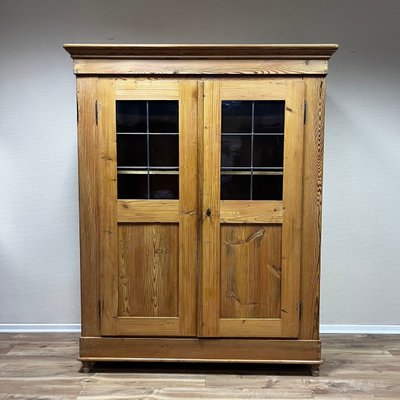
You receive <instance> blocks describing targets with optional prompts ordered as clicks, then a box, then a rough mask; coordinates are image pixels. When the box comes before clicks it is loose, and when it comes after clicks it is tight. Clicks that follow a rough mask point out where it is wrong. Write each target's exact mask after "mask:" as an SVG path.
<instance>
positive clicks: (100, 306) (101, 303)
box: [98, 299, 103, 321]
mask: <svg viewBox="0 0 400 400" xmlns="http://www.w3.org/2000/svg"><path fill="white" fill-rule="evenodd" d="M98 305H99V308H98V309H99V321H101V314H102V308H103V307H102V306H103V302H102V301H101V299H99V300H98Z"/></svg>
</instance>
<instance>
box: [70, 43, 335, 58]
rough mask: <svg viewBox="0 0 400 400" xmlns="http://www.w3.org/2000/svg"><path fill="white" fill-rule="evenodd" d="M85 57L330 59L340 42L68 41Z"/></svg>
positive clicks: (73, 51)
mask: <svg viewBox="0 0 400 400" xmlns="http://www.w3.org/2000/svg"><path fill="white" fill-rule="evenodd" d="M63 47H64V49H65V50H66V51H67V52H68V53H69V54H70V55H71V57H72V58H73V59H83V58H97V59H101V58H116V59H130V58H132V59H135V58H136V59H137V58H175V59H176V58H178V59H179V58H182V59H183V58H193V59H198V58H249V59H251V58H268V59H274V58H276V59H285V58H289V59H305V58H306V59H320V60H321V59H322V60H329V59H330V58H331V57H332V55H333V53H335V51H336V50H337V49H338V47H339V45H337V44H78V43H77V44H70V43H67V44H64V45H63Z"/></svg>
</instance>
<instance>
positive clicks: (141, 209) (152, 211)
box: [117, 200, 180, 223]
mask: <svg viewBox="0 0 400 400" xmlns="http://www.w3.org/2000/svg"><path fill="white" fill-rule="evenodd" d="M117 216H118V222H149V223H152V222H153V223H155V222H179V218H180V214H179V200H118V201H117Z"/></svg>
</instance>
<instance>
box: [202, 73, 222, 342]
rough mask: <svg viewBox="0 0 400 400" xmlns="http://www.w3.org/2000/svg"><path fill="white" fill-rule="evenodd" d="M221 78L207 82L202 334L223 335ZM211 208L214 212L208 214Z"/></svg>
mask: <svg viewBox="0 0 400 400" xmlns="http://www.w3.org/2000/svg"><path fill="white" fill-rule="evenodd" d="M219 85H220V82H219V81H216V80H210V81H206V82H204V85H203V87H204V91H203V99H202V105H203V132H204V133H203V155H202V160H203V165H202V169H203V170H202V179H203V181H202V186H201V188H202V201H203V204H202V206H201V214H202V237H201V241H202V258H201V267H200V268H201V295H200V327H199V330H200V336H205V337H206V336H218V335H219V315H220V295H219V293H220V279H221V278H220V269H219V263H220V249H221V248H220V221H219V213H220V209H219V207H220V184H219V181H220V162H221V160H220V158H221V157H220V154H221V140H220V137H221V106H220V101H221V98H220V87H219ZM207 210H210V215H209V216H207Z"/></svg>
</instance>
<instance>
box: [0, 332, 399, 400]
mask: <svg viewBox="0 0 400 400" xmlns="http://www.w3.org/2000/svg"><path fill="white" fill-rule="evenodd" d="M78 339H79V336H78V335H77V334H57V333H41V334H39V333H34V334H0V399H29V400H33V399H35V400H53V399H68V400H69V399H74V400H76V399H78V400H94V399H99V400H100V399H107V400H109V399H113V400H119V399H121V400H126V399H141V400H169V399H178V400H180V399H191V400H196V399H216V400H227V399H235V400H242V399H243V400H244V399H246V400H250V399H251V400H253V399H286V400H288V399H305V400H323V399H329V400H342V399H343V400H348V399H352V400H356V399H360V400H361V399H363V400H369V399H371V400H379V399H381V400H383V399H385V400H387V399H396V400H399V399H400V335H322V348H323V359H324V364H323V365H322V366H321V371H320V376H319V377H311V376H310V375H309V374H308V372H307V371H308V369H307V368H305V367H303V366H298V365H297V366H285V365H272V366H271V365H243V364H234V365H230V364H229V365H227V364H210V365H207V364H186V363H185V364H176V363H175V364H157V363H147V364H141V363H138V364H134V363H132V364H130V363H114V364H112V363H111V364H108V363H98V364H96V368H95V369H94V370H93V372H91V373H90V374H82V373H81V372H80V368H81V363H80V362H78V361H77V356H78Z"/></svg>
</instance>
